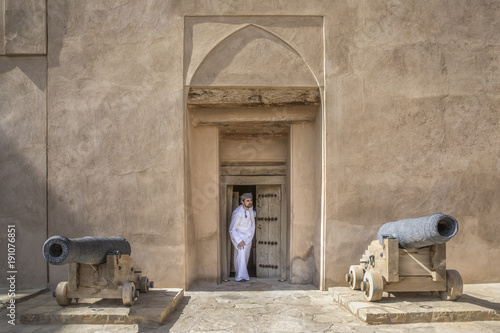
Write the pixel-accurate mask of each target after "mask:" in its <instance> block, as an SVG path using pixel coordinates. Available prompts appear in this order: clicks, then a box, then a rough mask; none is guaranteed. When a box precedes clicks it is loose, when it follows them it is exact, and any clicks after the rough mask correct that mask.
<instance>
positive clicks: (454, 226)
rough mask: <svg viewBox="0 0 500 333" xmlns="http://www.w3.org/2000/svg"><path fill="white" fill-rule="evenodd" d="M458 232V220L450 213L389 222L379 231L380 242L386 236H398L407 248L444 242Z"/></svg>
mask: <svg viewBox="0 0 500 333" xmlns="http://www.w3.org/2000/svg"><path fill="white" fill-rule="evenodd" d="M457 232H458V222H457V220H455V218H453V217H452V216H450V215H445V214H434V215H431V216H426V217H418V218H411V219H405V220H401V221H396V222H387V223H386V224H384V225H382V226H381V227H380V229H379V230H378V232H377V239H378V240H379V242H380V244H382V243H383V242H384V238H397V239H398V242H399V245H400V246H401V247H403V248H406V249H418V248H421V247H424V246H430V245H433V244H443V243H446V242H447V241H449V240H450V239H451V238H452V237H453V236H455V235H456V233H457Z"/></svg>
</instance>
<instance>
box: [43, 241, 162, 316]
mask: <svg viewBox="0 0 500 333" xmlns="http://www.w3.org/2000/svg"><path fill="white" fill-rule="evenodd" d="M42 252H43V256H44V258H45V260H47V262H49V263H50V264H53V265H64V264H68V280H69V281H64V282H59V284H58V285H57V287H56V290H55V291H54V297H55V298H56V301H57V303H58V304H59V305H63V306H65V305H69V304H71V302H72V300H73V299H75V301H76V302H78V300H79V299H80V298H108V299H117V298H118V299H120V298H121V299H122V302H123V304H124V305H133V304H134V302H135V301H136V300H137V298H138V297H139V291H140V292H141V293H147V292H148V291H149V288H152V287H153V281H149V279H148V278H147V276H143V275H142V271H141V270H140V268H139V266H138V265H137V264H136V263H135V262H133V261H132V259H131V258H130V254H131V247H130V244H129V242H128V241H127V240H126V239H124V238H122V237H91V236H87V237H83V238H66V237H64V236H53V237H50V238H49V239H47V240H46V241H45V243H44V244H43V251H42ZM137 288H138V289H137Z"/></svg>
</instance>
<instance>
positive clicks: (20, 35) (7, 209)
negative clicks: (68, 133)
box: [0, 0, 47, 288]
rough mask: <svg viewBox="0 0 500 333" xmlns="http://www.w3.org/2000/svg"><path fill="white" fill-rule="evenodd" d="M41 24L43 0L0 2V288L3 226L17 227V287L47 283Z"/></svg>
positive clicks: (3, 282)
mask: <svg viewBox="0 0 500 333" xmlns="http://www.w3.org/2000/svg"><path fill="white" fill-rule="evenodd" d="M45 24H46V23H45V1H44V0H42V1H24V0H23V1H21V0H20V1H15V0H5V1H1V2H0V229H1V231H0V235H1V236H0V244H1V247H2V250H1V252H0V254H1V255H0V266H1V267H4V268H5V271H4V272H3V273H2V279H1V281H0V287H3V286H6V285H7V280H6V278H4V274H5V273H6V270H7V267H8V266H7V259H8V257H7V226H8V225H15V226H16V237H15V239H16V241H15V243H14V245H15V247H16V248H15V250H16V251H15V254H16V256H15V258H16V261H15V270H17V272H18V274H17V275H16V288H39V287H43V286H45V285H46V284H47V265H46V263H45V261H44V259H43V257H42V255H41V251H40V249H41V247H42V244H43V242H44V241H45V238H46V233H47V211H46V206H47V202H46V179H47V172H46V131H45V128H46V108H45V105H46V79H47V65H46V58H45V56H44V54H45V46H46V38H45V36H46V28H45V27H46V25H45ZM34 55H39V56H34Z"/></svg>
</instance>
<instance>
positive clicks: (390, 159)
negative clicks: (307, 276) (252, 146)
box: [0, 0, 500, 288]
mask: <svg viewBox="0 0 500 333" xmlns="http://www.w3.org/2000/svg"><path fill="white" fill-rule="evenodd" d="M44 4H45V1H31V2H29V1H27V2H25V1H14V0H5V1H0V7H2V9H3V11H4V12H5V14H6V16H5V18H4V16H3V15H0V26H1V28H2V29H0V30H1V32H0V54H1V55H2V56H1V57H0V77H1V79H2V81H0V85H2V88H3V89H5V90H2V91H1V92H0V94H2V95H1V96H2V99H1V100H0V106H1V112H2V129H1V130H2V135H5V134H3V133H10V134H9V135H11V136H13V138H12V137H9V138H7V139H6V141H5V144H4V143H2V152H4V151H8V152H9V154H7V155H4V154H3V153H2V162H1V173H0V174H1V175H2V179H4V180H5V182H4V184H7V185H3V186H2V188H1V197H2V202H12V203H16V204H19V205H21V204H22V205H27V206H29V208H26V207H19V208H14V207H18V206H10V205H9V206H6V205H4V204H3V203H2V206H1V207H3V208H2V210H3V211H6V212H7V213H5V214H4V213H2V214H3V215H2V219H3V220H2V223H5V221H6V220H5V216H8V217H7V218H8V219H9V221H21V222H18V223H16V225H18V229H19V230H22V231H21V232H20V234H19V237H20V238H19V239H21V234H23V236H22V238H23V239H24V240H23V241H25V242H26V243H27V244H28V243H32V244H36V243H37V242H38V243H40V241H41V240H40V239H35V238H36V237H35V236H34V235H35V234H36V235H41V234H43V232H45V233H46V234H48V235H49V236H51V235H54V234H63V235H66V236H69V237H80V236H84V235H113V234H119V235H121V236H124V237H125V238H127V239H128V240H129V241H130V242H131V245H132V251H133V252H132V257H133V258H134V260H136V261H138V262H141V266H143V267H141V268H143V270H144V271H146V272H147V273H148V276H150V277H151V278H152V279H153V280H155V282H156V283H157V285H158V286H168V287H184V286H185V285H186V283H187V282H186V262H185V260H186V251H189V249H190V245H189V242H187V241H186V236H187V235H188V233H186V228H187V226H186V224H187V221H188V219H187V217H186V216H187V214H186V213H187V212H188V210H189V207H186V202H187V200H186V198H187V195H186V188H185V187H186V185H187V182H186V180H185V171H186V165H185V155H184V154H185V147H186V146H185V145H186V133H185V124H186V123H188V124H189V122H186V121H185V117H186V112H185V96H184V91H185V90H184V89H185V87H186V86H189V85H190V84H191V83H192V80H193V79H197V80H198V79H199V81H196V82H198V83H200V84H201V83H203V84H206V83H207V82H208V83H210V84H213V83H216V84H221V85H225V84H228V83H230V82H232V81H234V80H235V77H234V76H231V75H229V74H230V72H234V71H235V70H237V69H238V66H235V65H236V63H235V64H232V63H231V58H224V59H225V61H226V62H225V64H226V65H227V66H225V67H224V66H222V67H221V70H220V71H219V72H220V73H221V76H213V75H212V74H210V73H211V72H210V68H206V71H205V72H204V73H205V74H206V76H205V77H203V75H202V76H199V77H195V74H196V70H197V69H198V68H199V67H200V65H201V66H203V63H204V61H205V60H206V61H212V60H213V59H212V60H211V59H209V58H207V56H208V57H209V56H210V51H211V50H215V51H216V52H217V49H216V46H217V45H224V44H221V43H224V41H226V42H227V41H228V40H229V38H230V36H236V35H235V34H236V33H238V31H239V32H240V33H242V35H241V36H242V37H244V38H246V40H247V41H248V43H247V44H246V45H247V47H243V48H242V49H241V53H240V52H238V49H231V50H233V55H234V59H235V60H237V61H238V63H242V61H243V59H246V60H248V59H251V56H252V54H253V53H254V54H255V56H256V57H257V56H259V54H257V53H258V51H259V50H264V49H266V45H268V46H269V45H273V46H272V47H270V48H269V50H271V51H273V54H276V53H279V52H281V51H280V50H283V49H280V48H277V47H276V45H274V44H269V43H271V42H272V43H274V41H283V42H285V41H286V43H285V44H286V45H288V46H289V47H291V48H292V49H294V50H295V51H297V54H298V55H300V58H301V59H303V60H304V63H305V64H307V66H308V67H309V69H310V73H312V75H313V77H314V78H315V80H314V81H315V82H316V83H317V84H318V85H319V86H324V93H323V95H322V104H323V105H322V107H323V108H324V118H322V121H323V122H324V124H325V125H324V128H322V129H321V131H322V135H321V140H323V143H324V154H325V155H324V160H325V163H326V164H325V165H324V171H325V172H324V175H322V176H323V177H324V180H325V184H324V186H325V196H324V200H325V205H324V214H325V216H324V219H325V223H324V225H323V226H322V227H320V229H322V228H323V227H324V229H323V230H322V231H323V232H324V238H323V240H324V245H325V248H324V249H322V251H324V262H323V263H322V265H323V266H324V267H325V268H324V277H325V280H324V284H323V286H324V287H325V288H326V287H329V286H333V285H342V284H344V282H343V276H344V274H345V271H346V270H347V269H348V267H349V265H351V264H352V263H356V262H357V260H358V259H359V256H360V255H361V253H362V252H363V251H364V249H365V247H366V246H367V245H368V244H369V242H370V241H371V240H373V239H375V235H376V231H377V229H378V227H379V226H380V225H382V224H383V223H385V222H387V221H394V220H398V219H403V218H407V217H418V216H425V215H429V214H432V213H435V212H443V213H447V214H450V215H452V216H454V217H455V218H456V219H457V220H458V222H459V224H460V230H459V233H458V235H457V236H456V237H455V238H454V239H452V240H451V241H450V242H449V243H448V254H447V264H448V267H449V268H455V269H458V270H459V271H460V272H461V274H462V275H463V277H464V282H466V283H474V282H498V276H500V268H499V267H498V266H495V265H491V260H492V259H491V258H495V257H498V255H499V254H500V244H499V243H498V241H497V240H498V236H499V235H500V224H499V223H498V222H497V217H498V215H499V214H500V211H499V210H500V206H499V205H498V204H497V203H498V202H499V201H500V191H499V190H498V186H497V184H499V181H500V179H499V178H500V125H499V122H498V118H499V110H500V95H499V91H500V89H499V88H500V75H498V70H499V68H500V34H498V31H500V2H499V1H497V0H492V1H485V2H481V1H465V0H463V1H462V0H458V1H441V0H439V1H438V0H424V1H382V0H371V1H367V0H359V1H340V0H338V1H325V0H311V1H305V0H304V1H302V0H293V1H272V2H270V1H269V2H268V1H261V0H250V1H248V0H247V1H220V0H217V1H216V0H213V1H196V0H187V1H184V0H183V1H174V0H172V1H159V0H156V1H148V2H144V1H136V2H122V1H97V0H89V1H77V0H68V1H62V0H49V1H47V7H46V11H47V17H48V22H47V23H46V26H47V30H48V34H47V36H48V39H47V40H46V41H45V42H43V36H44V34H41V31H42V30H43V26H44V25H43V24H44V23H42V22H43V18H41V17H42V16H38V14H37V15H31V16H33V17H35V18H34V19H32V20H31V21H29V20H27V19H26V20H23V22H24V23H22V24H21V22H17V21H16V20H15V19H12V17H20V16H17V15H18V14H14V13H20V12H22V11H27V12H30V10H33V8H35V9H36V12H37V13H39V12H40V10H43V6H44ZM7 8H10V11H7V10H6V9H7ZM7 13H11V14H8V15H7ZM21 16H22V15H21ZM29 16H30V15H27V17H29ZM297 16H301V17H303V18H301V19H296V17H297ZM39 18H40V19H39ZM28 21H29V22H28ZM18 23H19V24H18ZM248 25H253V26H248ZM245 27H246V28H245ZM242 29H243V30H242ZM245 29H256V30H245ZM259 29H260V30H259ZM252 31H253V33H252ZM266 31H267V32H269V33H271V34H272V36H270V37H268V38H267V39H265V38H264V39H265V40H264V39H263V40H261V41H256V40H252V39H251V37H252V36H257V35H258V34H257V32H258V33H260V34H262V32H266ZM14 32H15V33H14ZM202 32H203V33H202ZM205 32H206V33H205ZM16 34H17V35H16ZM259 36H261V37H262V36H266V35H265V34H264V35H259ZM14 37H15V38H14ZM226 38H227V39H226ZM43 44H45V45H46V47H47V50H48V52H47V54H48V56H47V58H45V57H43V56H42V57H41V58H40V59H43V61H41V60H37V59H35V58H33V59H31V58H29V57H26V58H24V57H23V58H17V57H16V59H10V58H8V57H6V56H4V55H5V54H9V53H8V52H12V53H11V55H12V54H16V55H17V56H19V55H20V54H23V53H24V54H44V50H43V47H42V46H43ZM318 46H319V49H320V50H322V51H320V52H318V51H317V50H318ZM284 47H285V46H284ZM285 50H288V51H289V49H287V48H286V47H285ZM323 50H324V51H323ZM214 54H216V53H212V55H214ZM287 54H288V58H287V59H289V60H291V61H292V63H294V64H295V65H298V64H299V62H295V60H294V59H299V58H294V56H293V54H294V53H293V52H291V51H290V52H289V53H287ZM264 58H265V55H263V59H264ZM45 59H46V62H47V64H48V67H46V74H45V76H44V75H42V73H41V72H40V71H42V72H43V68H44V64H43V62H44V61H45ZM238 59H239V60H238ZM267 59H269V58H267ZM278 63H279V62H278ZM206 64H209V62H206ZM220 64H221V63H218V65H220ZM265 64H268V65H269V64H271V63H270V62H266V63H265ZM273 64H275V63H273ZM255 66H256V67H257V69H259V66H260V65H259V64H256V65H255ZM28 67H29V68H28ZM208 67H210V66H208ZM277 68H281V67H277ZM293 68H296V69H298V70H302V69H303V67H301V66H296V67H293ZM259 70H260V69H259ZM200 73H202V72H200ZM261 73H262V72H261ZM209 74H210V75H212V76H210V75H209ZM222 74H223V75H222ZM245 74H246V73H245V72H243V73H241V75H240V76H238V77H239V78H241V76H243V77H244V76H245ZM263 74H267V73H263ZM281 74H283V73H281ZM248 77H249V81H247V82H246V83H245V81H238V82H239V83H238V84H239V85H245V84H247V83H248V84H253V85H261V84H263V83H262V82H263V81H262V80H261V79H259V78H258V77H252V76H250V75H249V76H248ZM260 77H264V78H265V76H260ZM290 77H294V76H293V73H292V74H291V76H290ZM44 78H46V81H47V87H46V88H45V87H44V86H43V84H42V83H41V82H45V79H44ZM250 78H251V80H250ZM295 78H296V79H297V80H299V79H302V77H301V76H298V77H295ZM272 79H273V80H275V81H269V82H272V84H276V85H281V84H283V82H286V75H283V76H280V77H276V78H274V77H273V78H272ZM207 80H209V81H207ZM210 80H211V81H210ZM297 80H295V81H294V80H290V82H296V83H295V84H296V85H299V83H297V82H298V81H297ZM299 81H300V80H299ZM267 82H268V81H267V80H264V83H267ZM304 82H306V83H304ZM231 84H232V83H231ZM302 84H304V85H309V84H310V81H309V78H306V79H305V81H303V82H302V81H300V85H302ZM41 87H43V89H42V88H41ZM23 89H24V90H23ZM45 101H46V103H45ZM45 105H47V109H45ZM27 110H30V111H32V112H31V113H29V115H28V114H27V112H28V111H27ZM45 113H46V114H47V118H46V120H45V118H44V117H43V115H44V114H45ZM24 114H26V116H23V117H21V116H20V115H24ZM45 122H46V123H45ZM40 124H42V125H40ZM45 128H47V130H48V132H47V135H46V137H45V135H44V134H43V133H44V132H43V130H44V129H45ZM24 129H26V130H24ZM12 130H14V131H12ZM27 133H28V134H27ZM44 140H45V143H44ZM44 145H46V150H45V151H46V153H44V148H43V146H44ZM315 145H317V142H316V143H315ZM26 147H30V148H29V149H28V148H26ZM10 152H12V154H11V153H10ZM309 153H310V152H308V151H307V152H305V154H306V155H305V156H307V154H309ZM45 154H47V155H45ZM45 157H46V161H47V168H48V169H47V170H46V171H44V167H43V165H44V162H43V161H44V160H45ZM313 160H316V159H314V157H313ZM322 167H323V166H322ZM25 169H29V170H30V173H25V172H23V171H22V170H25ZM44 172H46V174H44ZM26 174H28V175H29V176H28V177H27V176H26ZM30 177H31V178H30ZM315 177H317V176H314V177H313V178H314V179H315ZM28 179H32V180H31V181H28ZM46 182H47V184H48V188H46V189H45V188H44V185H43V184H45V183H46ZM46 195H47V196H48V197H47V201H48V205H47V204H44V202H45V201H46V199H45V198H46ZM44 216H45V218H44ZM39 219H40V220H41V221H43V222H39ZM23 221H36V223H35V222H33V223H31V222H28V223H26V222H23ZM9 223H10V222H9ZM22 223H25V224H22ZM30 223H31V224H30ZM38 223H40V224H38ZM43 223H45V224H46V225H47V226H48V227H47V228H46V230H45V231H43V228H42V227H40V226H43ZM29 225H32V226H33V228H34V229H32V228H31V226H30V227H28V226H29ZM35 225H36V226H35ZM25 226H26V229H24V228H25ZM316 226H317V224H316ZM2 227H3V224H2ZM24 230H26V231H24ZM191 231H192V230H191ZM316 234H317V233H316ZM310 236H312V237H313V238H312V239H311V238H310V237H309V238H308V239H311V240H310V241H307V242H310V243H311V244H316V243H318V241H317V240H316V241H315V240H314V239H316V238H314V235H313V234H311V235H310ZM316 237H317V236H316ZM307 242H306V245H307V244H309V243H307ZM320 243H321V242H320ZM39 245H40V244H39ZM39 245H36V246H35V245H33V247H27V249H29V250H30V251H34V252H37V253H39V251H40V250H39V248H40V247H39ZM300 246H302V245H299V247H300ZM306 248H307V246H306V247H304V248H303V249H301V250H300V251H299V252H300V253H301V255H304V250H306ZM297 249H298V248H297ZM30 251H28V252H29V253H30V254H22V255H20V257H19V258H23V259H19V260H23V261H24V260H26V261H25V262H26V263H28V262H30V261H29V260H31V259H32V258H33V257H29V256H31V252H30ZM314 251H317V250H316V249H315V250H314ZM28 257H29V258H28ZM1 260H5V259H3V258H2V259H1ZM33 260H35V259H33ZM190 260H191V259H190ZM196 260H198V259H196ZM315 260H317V258H316V255H315ZM42 263H43V261H42ZM36 265H40V269H42V272H43V267H45V266H44V263H43V264H41V263H36V264H35V266H33V267H35V268H36V267H38V266H36ZM66 274H67V272H66V267H53V266H52V267H50V281H51V284H53V285H54V284H56V283H57V282H59V281H61V280H65V279H66ZM42 275H43V273H42ZM31 278H33V281H35V282H33V283H34V284H38V283H39V284H43V283H45V282H46V279H45V278H44V277H42V276H39V275H30V276H29V279H31ZM27 279H28V278H27ZM2 283H5V282H4V281H3V282H2Z"/></svg>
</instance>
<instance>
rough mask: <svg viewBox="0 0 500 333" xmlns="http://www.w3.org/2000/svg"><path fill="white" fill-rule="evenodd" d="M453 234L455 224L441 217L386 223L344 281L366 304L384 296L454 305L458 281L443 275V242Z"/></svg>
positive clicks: (459, 290)
mask: <svg viewBox="0 0 500 333" xmlns="http://www.w3.org/2000/svg"><path fill="white" fill-rule="evenodd" d="M457 232H458V222H457V221H456V220H455V218H453V217H452V216H449V215H445V214H434V215H431V216H426V217H420V218H410V219H405V220H400V221H396V222H388V223H386V224H384V225H382V226H381V227H380V229H379V230H378V232H377V239H376V240H374V241H372V242H371V243H370V245H369V246H368V248H367V249H366V251H365V252H364V253H363V255H362V256H361V259H360V260H359V265H352V266H351V267H349V272H348V273H347V274H346V281H347V282H348V283H349V286H350V287H351V289H353V290H359V289H361V291H363V293H364V295H365V297H366V299H367V300H368V301H378V300H381V299H382V296H383V292H384V291H385V292H387V293H397V292H438V293H439V295H440V296H441V299H442V300H450V301H455V300H458V299H459V298H460V296H462V292H463V281H462V277H461V276H460V273H459V272H458V271H456V270H446V242H448V241H449V240H450V239H451V238H452V237H454V236H455V235H456V233H457Z"/></svg>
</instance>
